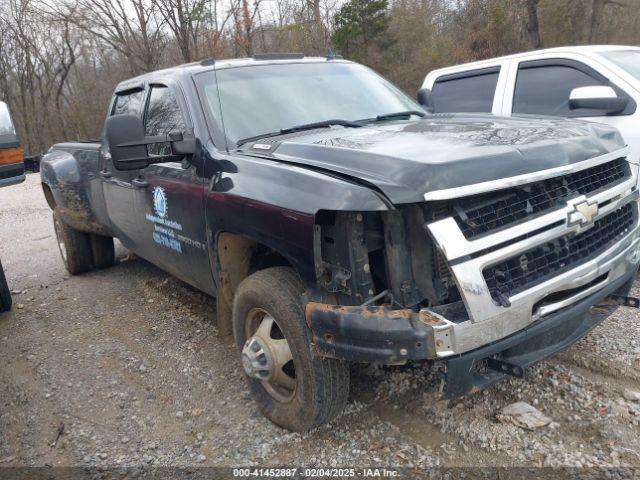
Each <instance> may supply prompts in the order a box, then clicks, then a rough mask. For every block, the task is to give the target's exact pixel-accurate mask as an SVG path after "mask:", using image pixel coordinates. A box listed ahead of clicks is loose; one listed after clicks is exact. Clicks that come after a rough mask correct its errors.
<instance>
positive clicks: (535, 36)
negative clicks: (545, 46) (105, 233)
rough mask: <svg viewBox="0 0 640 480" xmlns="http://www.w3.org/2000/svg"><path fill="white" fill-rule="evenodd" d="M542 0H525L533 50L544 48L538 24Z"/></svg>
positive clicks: (528, 32)
mask: <svg viewBox="0 0 640 480" xmlns="http://www.w3.org/2000/svg"><path fill="white" fill-rule="evenodd" d="M539 3H540V0H525V6H526V8H527V34H528V35H529V43H530V44H531V47H532V48H535V49H538V48H542V38H541V37H540V24H539V22H538V4H539Z"/></svg>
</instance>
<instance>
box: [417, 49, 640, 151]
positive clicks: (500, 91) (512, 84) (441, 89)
mask: <svg viewBox="0 0 640 480" xmlns="http://www.w3.org/2000/svg"><path fill="white" fill-rule="evenodd" d="M418 96H419V100H420V103H422V104H423V105H424V106H425V107H426V108H427V109H429V110H430V111H432V112H434V113H444V112H485V113H493V114H495V115H501V116H512V115H522V114H533V115H553V116H561V117H569V118H578V119H582V120H589V121H594V122H601V123H606V124H608V125H611V126H614V127H616V128H617V129H618V130H619V131H620V133H621V134H622V137H623V138H624V140H625V141H626V142H627V144H628V145H629V147H630V148H631V155H630V156H629V159H630V161H632V162H634V163H638V162H639V161H640V107H639V104H640V47H633V46H620V45H593V46H579V47H560V48H551V49H546V50H537V51H533V52H526V53H519V54H515V55H509V56H506V57H499V58H493V59H490V60H482V61H478V62H473V63H467V64H464V65H456V66H452V67H446V68H441V69H438V70H434V71H432V72H430V73H429V74H428V75H427V76H426V78H425V80H424V83H423V84H422V89H421V90H420V92H419V94H418Z"/></svg>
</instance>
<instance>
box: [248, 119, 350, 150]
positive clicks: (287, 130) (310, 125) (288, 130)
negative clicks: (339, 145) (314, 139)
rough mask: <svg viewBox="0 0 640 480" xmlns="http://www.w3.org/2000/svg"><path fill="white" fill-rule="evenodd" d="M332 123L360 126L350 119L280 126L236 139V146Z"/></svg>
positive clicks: (343, 125) (329, 125)
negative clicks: (276, 130)
mask: <svg viewBox="0 0 640 480" xmlns="http://www.w3.org/2000/svg"><path fill="white" fill-rule="evenodd" d="M333 125H339V126H342V127H351V128H359V127H362V124H361V123H358V122H352V121H350V120H324V121H322V122H314V123H304V124H302V125H295V126H293V127H288V128H282V129H280V131H278V132H270V133H262V134H260V135H255V136H253V137H247V138H242V139H240V140H238V142H237V144H238V146H240V145H242V144H244V143H247V142H253V141H255V140H260V139H262V138H267V137H275V136H277V135H284V134H287V133H295V132H302V131H304V130H315V129H316V128H325V127H332V126H333Z"/></svg>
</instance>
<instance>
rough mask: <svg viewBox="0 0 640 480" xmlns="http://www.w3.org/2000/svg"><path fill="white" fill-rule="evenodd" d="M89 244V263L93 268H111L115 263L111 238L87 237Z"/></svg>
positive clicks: (101, 236) (100, 236)
mask: <svg viewBox="0 0 640 480" xmlns="http://www.w3.org/2000/svg"><path fill="white" fill-rule="evenodd" d="M89 237H90V239H89V241H90V243H91V263H92V264H93V266H94V267H95V268H108V267H112V266H113V265H114V264H115V262H116V255H115V249H114V246H113V237H105V236H103V235H89Z"/></svg>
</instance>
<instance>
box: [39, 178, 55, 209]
mask: <svg viewBox="0 0 640 480" xmlns="http://www.w3.org/2000/svg"><path fill="white" fill-rule="evenodd" d="M42 191H43V192H44V198H45V199H46V200H47V203H48V204H49V208H51V210H55V208H56V200H55V198H53V192H52V191H51V187H49V185H47V184H46V183H43V184H42Z"/></svg>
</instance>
